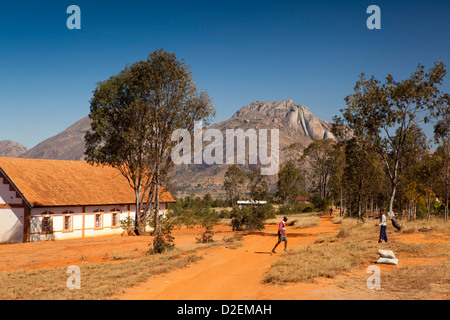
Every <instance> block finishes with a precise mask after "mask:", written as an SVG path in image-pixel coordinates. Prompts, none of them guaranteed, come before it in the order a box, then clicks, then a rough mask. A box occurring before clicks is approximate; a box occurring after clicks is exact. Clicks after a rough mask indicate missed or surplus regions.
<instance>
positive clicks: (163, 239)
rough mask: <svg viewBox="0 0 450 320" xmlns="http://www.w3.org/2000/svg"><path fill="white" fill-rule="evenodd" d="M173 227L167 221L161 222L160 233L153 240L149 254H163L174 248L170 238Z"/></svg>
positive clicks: (172, 239)
mask: <svg viewBox="0 0 450 320" xmlns="http://www.w3.org/2000/svg"><path fill="white" fill-rule="evenodd" d="M172 229H173V225H172V224H171V223H168V222H167V221H163V220H162V221H161V231H160V232H159V233H157V234H156V236H155V238H153V248H152V249H150V253H151V254H155V253H163V252H166V251H169V250H172V249H173V248H175V244H174V243H173V241H174V239H175V238H174V237H173V236H172Z"/></svg>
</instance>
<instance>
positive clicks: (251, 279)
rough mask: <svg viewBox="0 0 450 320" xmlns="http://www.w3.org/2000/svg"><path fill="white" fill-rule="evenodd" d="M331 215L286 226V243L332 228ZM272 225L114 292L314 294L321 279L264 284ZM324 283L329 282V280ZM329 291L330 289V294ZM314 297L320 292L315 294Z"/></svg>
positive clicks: (138, 296) (165, 296)
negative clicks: (193, 261) (303, 225)
mask: <svg viewBox="0 0 450 320" xmlns="http://www.w3.org/2000/svg"><path fill="white" fill-rule="evenodd" d="M331 219H332V217H331V216H329V215H324V216H322V217H321V218H320V225H319V226H318V227H313V228H305V229H294V228H292V227H288V228H287V234H288V248H292V247H296V246H300V245H307V244H309V243H310V242H311V241H313V240H314V239H315V238H316V237H317V236H318V235H319V234H327V233H329V234H330V233H336V232H337V228H336V225H335V224H333V223H332V221H331ZM275 234H276V226H273V225H270V226H268V227H267V228H266V230H264V231H263V232H253V233H249V234H246V235H245V237H244V240H243V246H242V247H240V248H237V249H230V248H224V247H221V248H214V249H209V250H206V251H205V255H204V259H202V260H200V261H199V262H198V263H196V264H193V265H191V266H189V267H187V268H185V269H179V270H175V271H173V272H170V273H168V274H163V275H159V276H156V277H153V278H151V279H150V280H148V281H147V282H145V283H143V284H142V285H140V286H138V287H133V288H130V289H128V290H126V291H125V293H124V294H123V295H121V296H119V297H118V298H119V299H125V300H142V299H151V300H158V299H160V300H185V299H189V300H213V299H220V300H240V299H245V300H251V299H254V300H261V299H291V300H293V299H314V298H315V297H316V291H317V292H319V291H320V292H321V294H320V299H323V298H324V297H323V290H321V289H323V287H325V286H326V285H325V284H322V285H321V284H317V283H316V284H293V285H284V286H282V287H281V286H274V285H269V284H264V283H263V282H262V279H263V277H264V274H265V273H266V272H267V271H268V270H269V269H270V266H271V264H272V263H273V262H274V261H276V260H277V259H280V255H281V252H283V243H282V244H280V246H279V247H278V248H277V252H279V253H278V254H271V252H270V251H271V249H272V248H273V246H274V244H275V242H276V236H274V235H275ZM328 287H329V286H328ZM333 296H334V294H333ZM317 298H319V297H317Z"/></svg>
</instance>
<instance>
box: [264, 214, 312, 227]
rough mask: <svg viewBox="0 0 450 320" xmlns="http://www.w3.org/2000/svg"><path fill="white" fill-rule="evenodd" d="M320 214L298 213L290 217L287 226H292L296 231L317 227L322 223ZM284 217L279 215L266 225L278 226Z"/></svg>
mask: <svg viewBox="0 0 450 320" xmlns="http://www.w3.org/2000/svg"><path fill="white" fill-rule="evenodd" d="M320 216H321V214H320V213H317V212H311V213H297V214H292V215H289V216H288V218H289V219H288V221H287V222H286V225H287V226H292V227H294V229H302V228H311V227H317V226H318V225H319V221H320ZM283 217H284V216H283V215H277V216H276V218H272V219H267V220H266V224H278V223H279V222H280V221H281V220H282V219H283Z"/></svg>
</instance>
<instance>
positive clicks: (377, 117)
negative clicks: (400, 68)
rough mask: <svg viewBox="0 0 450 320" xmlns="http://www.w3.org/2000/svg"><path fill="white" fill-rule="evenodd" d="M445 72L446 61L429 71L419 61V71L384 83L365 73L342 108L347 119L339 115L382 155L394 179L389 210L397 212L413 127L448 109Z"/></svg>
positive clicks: (340, 120) (391, 178)
mask: <svg viewBox="0 0 450 320" xmlns="http://www.w3.org/2000/svg"><path fill="white" fill-rule="evenodd" d="M445 75H446V70H445V65H444V64H443V63H442V62H438V63H435V65H434V67H432V68H431V69H430V70H429V72H425V71H424V66H422V65H420V64H419V65H418V67H417V69H416V71H415V72H414V73H412V74H411V76H410V77H409V78H408V79H406V80H402V81H395V80H394V78H393V77H392V76H391V75H388V76H386V79H385V82H384V83H381V82H380V81H378V80H376V79H375V78H374V77H373V76H372V77H371V78H370V79H368V80H367V79H366V77H365V75H364V74H362V75H361V76H360V79H359V81H358V82H357V83H356V86H355V89H354V91H355V93H354V94H350V95H348V96H347V97H346V98H345V101H346V104H347V108H345V109H343V110H341V112H342V113H343V119H341V118H338V117H336V118H335V121H334V122H335V123H337V124H338V126H341V127H342V126H345V125H346V126H348V127H349V129H350V130H352V131H353V134H354V135H356V136H359V137H362V138H363V139H364V140H366V141H367V142H368V143H370V144H371V145H372V146H373V148H374V149H375V150H377V152H378V153H379V154H380V156H381V157H382V159H383V162H384V164H385V167H386V171H387V173H388V175H389V178H390V182H391V192H390V199H389V209H388V210H389V212H392V211H393V206H394V199H395V195H396V191H397V187H398V182H399V164H400V162H401V160H402V158H403V156H404V145H405V141H406V138H407V134H408V131H409V129H410V128H411V126H413V125H418V124H419V123H421V122H426V121H428V120H429V119H430V118H432V117H434V116H435V115H436V113H437V112H438V111H440V110H442V109H444V108H448V102H449V100H448V94H445V93H443V92H442V91H441V90H440V89H439V88H438V87H439V85H441V84H442V81H443V79H444V77H445Z"/></svg>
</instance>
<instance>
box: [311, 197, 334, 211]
mask: <svg viewBox="0 0 450 320" xmlns="http://www.w3.org/2000/svg"><path fill="white" fill-rule="evenodd" d="M311 202H312V204H313V205H314V207H315V208H316V210H317V211H328V209H329V208H330V200H329V199H325V198H322V197H320V196H318V195H314V196H312V197H311Z"/></svg>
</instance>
